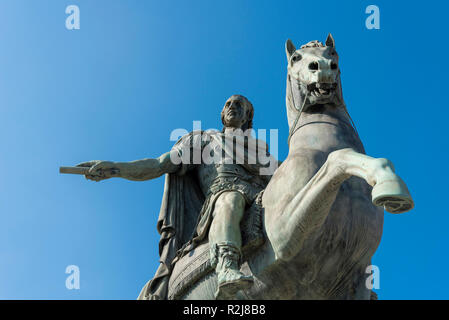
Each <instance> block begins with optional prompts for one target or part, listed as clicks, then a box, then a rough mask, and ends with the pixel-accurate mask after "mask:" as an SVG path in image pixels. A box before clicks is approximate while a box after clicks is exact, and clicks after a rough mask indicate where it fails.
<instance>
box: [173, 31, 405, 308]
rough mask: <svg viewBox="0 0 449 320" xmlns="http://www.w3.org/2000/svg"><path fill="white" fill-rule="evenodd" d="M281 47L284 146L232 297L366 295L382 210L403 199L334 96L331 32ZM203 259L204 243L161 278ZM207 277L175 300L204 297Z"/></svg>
mask: <svg viewBox="0 0 449 320" xmlns="http://www.w3.org/2000/svg"><path fill="white" fill-rule="evenodd" d="M286 53H287V63H288V72H287V95H286V102H287V117H288V124H289V127H290V134H289V139H288V140H289V141H288V142H289V154H288V157H287V158H286V160H285V161H284V162H283V163H282V165H281V166H280V167H279V168H278V169H277V171H276V172H275V174H274V176H273V178H272V179H271V181H270V183H269V184H268V186H267V188H266V189H265V192H264V194H263V198H262V205H263V208H264V216H263V229H264V232H265V236H266V241H265V243H264V245H262V246H261V247H260V248H259V249H258V250H257V251H256V252H254V253H253V254H252V255H251V256H249V257H248V258H247V259H246V261H245V262H244V263H243V264H242V272H244V273H251V274H252V275H253V276H254V278H255V282H254V285H253V286H252V287H251V288H250V289H248V290H245V291H240V292H239V293H238V295H237V298H239V299H370V297H371V290H370V289H369V288H367V286H366V279H367V277H368V276H369V274H367V273H366V269H367V267H368V266H369V265H371V257H372V256H373V254H374V252H375V251H376V249H377V247H378V245H379V243H380V240H381V236H382V226H383V212H384V208H385V210H387V211H389V212H391V213H401V212H405V211H408V210H410V209H412V208H413V200H412V198H411V196H410V194H409V192H408V190H407V187H406V185H405V184H404V182H403V181H402V180H401V178H399V177H398V176H397V175H396V174H395V172H394V168H393V165H392V163H391V162H390V161H389V160H387V159H379V158H372V157H369V156H367V155H365V152H364V148H363V145H362V142H361V141H360V139H359V136H358V134H357V132H356V130H355V128H354V126H353V124H352V120H351V118H350V116H349V114H348V112H347V109H346V106H345V104H344V102H343V97H342V91H341V83H340V70H339V66H338V55H337V52H336V50H335V43H334V39H333V38H332V36H331V35H329V36H328V37H327V40H326V42H325V45H323V44H321V43H320V42H318V41H312V42H309V43H308V44H306V45H304V46H302V47H301V49H299V50H296V48H295V47H294V45H293V44H292V42H291V41H290V40H288V41H287V43H286ZM201 257H203V258H201ZM207 257H208V244H207V243H204V244H203V245H200V246H199V247H197V248H196V249H195V250H194V251H193V252H192V253H191V254H189V255H186V256H185V257H183V258H182V259H181V260H180V261H178V262H177V263H176V265H175V266H174V270H173V273H172V277H171V278H170V282H171V284H173V281H172V279H175V278H176V279H178V280H179V279H182V277H183V274H187V273H188V272H189V270H190V269H189V268H201V263H196V265H195V263H194V261H197V262H198V261H205V260H204V259H207ZM191 266H195V267H191ZM216 282H217V280H216V275H215V272H213V271H210V272H208V273H206V274H204V273H203V274H202V275H201V277H199V278H198V279H196V280H195V281H194V283H193V284H192V285H190V286H189V289H188V290H186V291H185V292H184V293H183V295H182V296H178V297H177V298H181V299H214V293H215V290H216ZM178 283H179V281H178ZM170 288H171V289H170ZM170 288H169V295H170V290H173V286H171V287H170Z"/></svg>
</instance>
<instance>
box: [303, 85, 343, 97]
mask: <svg viewBox="0 0 449 320" xmlns="http://www.w3.org/2000/svg"><path fill="white" fill-rule="evenodd" d="M336 88H337V84H336V83H318V82H314V83H311V84H309V85H308V86H307V90H308V91H309V93H310V95H311V96H312V97H314V98H317V99H326V98H330V97H331V96H332V94H333V93H334V91H335V89H336Z"/></svg>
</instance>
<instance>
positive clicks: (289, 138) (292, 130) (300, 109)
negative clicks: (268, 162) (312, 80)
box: [287, 75, 360, 148]
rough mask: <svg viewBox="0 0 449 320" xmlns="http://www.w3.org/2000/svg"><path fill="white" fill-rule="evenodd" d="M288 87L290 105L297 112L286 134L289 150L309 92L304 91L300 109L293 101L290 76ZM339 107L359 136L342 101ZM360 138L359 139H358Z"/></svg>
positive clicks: (293, 95)
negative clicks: (290, 99) (290, 97)
mask: <svg viewBox="0 0 449 320" xmlns="http://www.w3.org/2000/svg"><path fill="white" fill-rule="evenodd" d="M288 85H289V87H290V94H291V96H292V103H293V108H294V109H295V110H296V111H297V112H298V113H297V115H296V117H295V121H294V122H293V125H292V126H291V128H290V130H289V133H288V139H287V144H288V147H289V148H290V140H291V138H292V136H293V134H294V133H295V132H296V131H297V130H298V129H299V128H300V127H298V128H297V127H296V126H297V125H298V121H299V118H300V117H301V114H302V112H303V111H304V106H305V104H306V101H307V98H308V96H309V91H306V95H305V97H304V101H303V103H302V105H301V107H300V108H298V107H296V101H295V94H294V92H293V88H292V79H291V77H290V75H288ZM337 97H338V96H337ZM340 103H341V105H342V106H343V110H344V111H345V113H346V115H347V116H348V118H349V120H350V121H351V123H350V126H351V127H352V128H353V129H354V131H355V133H356V134H357V136H359V133H358V132H357V128H356V127H355V124H354V121H352V118H351V116H350V115H349V113H348V110H347V109H346V105H345V104H344V102H343V101H341V100H340ZM359 138H360V137H359Z"/></svg>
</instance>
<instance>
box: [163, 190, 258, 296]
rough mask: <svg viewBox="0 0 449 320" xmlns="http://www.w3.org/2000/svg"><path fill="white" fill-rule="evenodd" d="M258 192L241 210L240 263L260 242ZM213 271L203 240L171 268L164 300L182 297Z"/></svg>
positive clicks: (206, 244)
mask: <svg viewBox="0 0 449 320" xmlns="http://www.w3.org/2000/svg"><path fill="white" fill-rule="evenodd" d="M262 195H263V191H261V192H260V193H259V194H258V195H257V197H256V199H255V200H254V202H253V203H252V205H251V206H250V207H249V208H248V209H247V210H246V211H245V214H244V215H243V218H242V221H241V223H240V231H241V233H242V261H246V260H247V259H248V258H249V257H250V256H251V254H252V253H254V252H255V251H256V249H257V248H259V247H260V246H261V245H262V244H263V243H264V242H265V238H266V235H265V233H264V230H263V207H262ZM212 271H214V268H213V267H212V265H211V263H210V253H209V243H208V241H207V239H206V240H205V241H204V242H203V243H201V244H200V245H198V246H197V247H196V248H195V249H193V250H192V251H191V252H190V253H189V254H187V255H185V256H184V257H182V258H181V259H180V260H178V261H177V262H176V263H175V265H174V266H173V270H172V273H171V276H170V280H169V284H168V299H169V300H177V299H179V298H180V297H182V296H183V295H184V294H185V293H186V292H187V291H188V290H189V289H190V288H191V287H192V286H193V285H194V284H195V283H196V282H197V281H198V280H199V279H201V278H203V277H204V276H206V275H207V274H209V273H210V272H212Z"/></svg>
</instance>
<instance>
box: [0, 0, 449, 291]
mask: <svg viewBox="0 0 449 320" xmlns="http://www.w3.org/2000/svg"><path fill="white" fill-rule="evenodd" d="M415 3H416V4H415ZM71 4H76V5H78V6H79V8H80V11H81V29H80V30H72V31H69V30H67V29H66V28H65V19H66V17H67V15H66V14H65V8H66V6H68V5H71ZM370 4H376V5H377V6H378V7H379V8H380V14H381V15H380V27H381V28H380V30H368V29H366V28H365V19H366V17H367V14H365V8H366V7H367V6H368V5H370ZM448 14H449V5H448V2H447V1H426V2H423V3H420V4H419V5H418V2H410V1H401V2H399V1H394V2H393V1H380V0H376V1H357V2H356V1H338V2H337V1H315V2H314V1H299V0H297V1H263V0H259V1H230V0H228V1H138V0H126V1H125V0H108V1H102V0H96V1H86V0H70V1H65V0H53V1H50V0H48V1H44V0H40V1H34V0H28V1H23V0H2V1H1V2H0V30H1V31H0V45H1V50H0V146H1V153H0V168H1V169H2V170H1V175H0V298H2V299H135V298H136V297H137V295H138V293H139V291H140V289H141V288H142V286H143V285H144V284H145V283H146V281H147V280H148V279H150V278H151V277H152V276H153V274H154V272H155V270H156V268H157V266H158V262H157V261H158V253H157V244H158V239H159V237H158V234H157V232H156V220H157V216H158V212H159V206H160V201H161V196H162V191H163V178H159V179H157V180H153V181H146V182H131V181H126V180H120V179H111V180H107V181H103V182H100V183H95V182H92V181H87V180H85V179H84V178H83V177H82V176H76V175H60V174H59V173H58V167H59V166H61V165H75V164H76V163H79V162H81V161H87V160H95V159H100V160H113V161H129V160H135V159H139V158H146V157H156V156H158V155H160V154H162V153H164V152H166V151H168V150H169V149H170V148H171V146H172V144H173V142H171V141H170V140H169V135H170V133H171V131H172V130H173V129H176V128H186V129H190V128H192V121H193V120H201V121H202V123H203V128H217V127H221V126H220V118H219V112H220V110H221V108H222V106H223V104H224V102H225V100H226V99H227V98H228V97H229V96H230V95H232V94H234V93H240V94H243V95H245V96H247V97H248V98H249V99H250V100H251V101H252V102H253V104H254V106H255V110H256V112H255V118H254V125H255V127H256V128H266V129H270V128H274V129H279V157H280V158H281V159H284V158H285V156H286V154H287V145H286V139H287V135H288V127H287V121H286V113H285V77H286V60H285V59H286V58H285V52H284V43H285V40H286V39H287V38H291V39H292V40H293V42H294V43H295V44H296V45H297V46H299V45H300V44H304V43H306V42H308V41H310V40H315V39H316V40H320V41H324V40H325V38H326V35H327V33H328V32H332V34H333V35H334V38H335V41H336V46H337V50H338V52H339V55H340V67H341V71H342V82H343V92H344V97H345V100H346V103H347V106H348V110H349V112H350V114H351V116H352V118H353V120H354V122H355V123H356V125H357V128H358V131H359V133H360V136H361V138H362V140H363V142H364V145H365V147H366V150H367V153H368V154H369V155H371V156H374V157H386V158H389V159H390V160H392V161H393V163H394V164H395V167H396V169H397V172H398V174H399V175H400V176H401V177H403V178H404V180H405V181H406V182H407V184H408V186H409V188H410V191H411V193H412V195H413V197H414V199H415V202H416V207H415V209H414V210H413V211H412V212H410V213H408V214H403V215H391V214H386V215H385V224H384V234H383V238H382V242H381V244H380V247H379V249H378V251H377V253H376V255H375V257H374V260H373V263H374V264H376V265H377V266H379V268H380V277H381V279H380V286H381V287H380V289H379V290H377V292H378V294H379V298H381V299H447V298H449V294H448V291H447V286H448V285H449V280H448V277H447V276H446V275H445V271H446V266H447V265H448V263H449V258H448V254H447V253H448V245H449V233H448V224H449V210H448V208H449V201H448V194H447V192H448V191H449V190H448V185H447V181H448V179H449V175H448V172H447V159H448V147H449V145H448V140H447V136H448V135H447V132H446V130H448V128H449V126H448V118H449V117H448V116H449V110H448V107H449V105H448V102H447V99H448V98H447V92H448V89H447V86H448V84H447V83H448V81H447V74H448V71H449V70H448V65H449V60H448V59H447V55H448V52H449V45H448V42H449V40H448V37H447V20H448V19H447V15H448ZM71 264H74V265H78V266H79V267H80V271H81V289H80V290H67V289H66V287H65V279H66V277H67V274H65V268H66V266H68V265H71Z"/></svg>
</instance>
